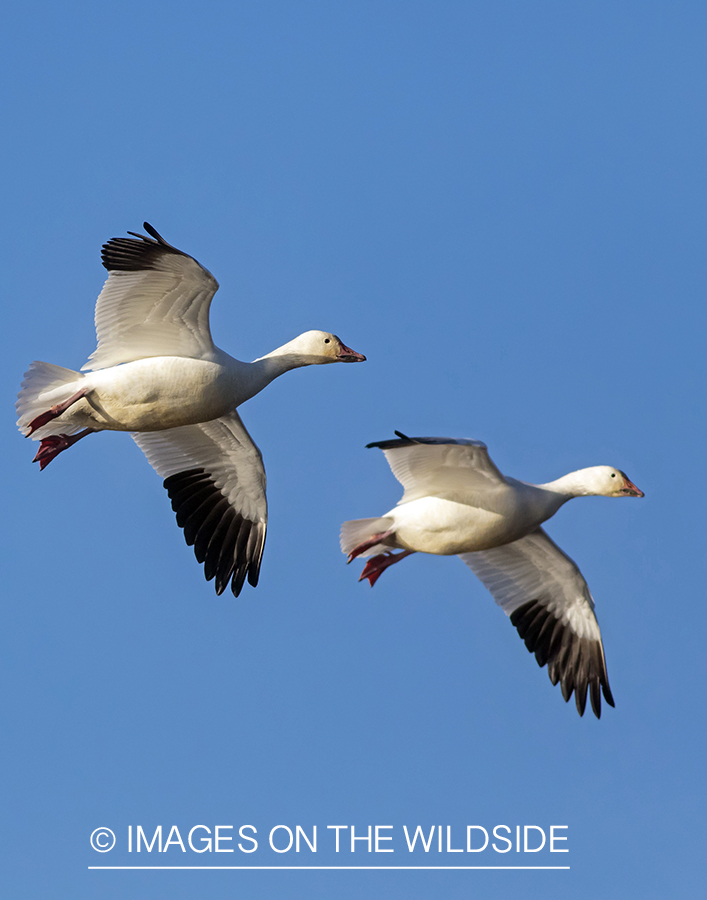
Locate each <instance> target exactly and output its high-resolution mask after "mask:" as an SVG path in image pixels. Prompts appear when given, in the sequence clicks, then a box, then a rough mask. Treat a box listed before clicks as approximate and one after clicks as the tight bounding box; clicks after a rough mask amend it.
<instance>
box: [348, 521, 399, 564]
mask: <svg viewBox="0 0 707 900" xmlns="http://www.w3.org/2000/svg"><path fill="white" fill-rule="evenodd" d="M392 525H393V520H392V519H390V518H387V517H386V516H381V517H380V518H378V519H352V520H351V521H350V522H344V524H343V525H342V526H341V537H340V543H341V552H342V553H345V554H346V555H347V556H348V555H349V553H351V551H352V550H353V549H354V548H355V547H358V545H359V544H362V543H363V542H364V541H368V540H370V539H371V538H372V537H373V535H374V534H379V533H380V532H382V531H389V530H390V528H391V527H392ZM389 550H390V547H387V546H384V545H383V544H376V546H375V547H371V548H370V550H367V551H366V552H365V553H361V556H362V557H363V556H373V555H374V554H376V553H385V552H386V551H389Z"/></svg>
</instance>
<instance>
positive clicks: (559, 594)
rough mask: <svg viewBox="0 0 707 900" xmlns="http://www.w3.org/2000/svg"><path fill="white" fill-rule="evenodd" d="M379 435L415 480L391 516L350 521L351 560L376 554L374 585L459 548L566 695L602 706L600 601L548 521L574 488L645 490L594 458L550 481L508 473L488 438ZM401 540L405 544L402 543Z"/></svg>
mask: <svg viewBox="0 0 707 900" xmlns="http://www.w3.org/2000/svg"><path fill="white" fill-rule="evenodd" d="M396 434H397V435H398V436H399V439H398V440H391V441H381V442H379V443H374V444H369V445H368V446H369V447H380V448H381V449H382V450H383V452H384V453H385V456H386V459H387V460H388V462H389V464H390V467H391V469H392V470H393V474H394V475H395V477H396V478H397V479H398V481H400V483H401V484H402V485H403V488H404V489H405V492H404V494H403V497H402V499H401V500H400V502H399V503H398V505H397V506H395V507H394V508H393V509H392V510H390V511H389V512H387V513H386V514H385V515H384V516H380V517H378V518H374V519H357V520H353V521H350V522H345V523H344V525H343V526H342V529H341V549H342V550H343V552H344V553H346V554H347V555H348V557H349V562H351V561H352V560H353V559H355V558H356V557H357V556H373V558H372V559H370V560H369V561H368V562H367V563H366V566H365V568H364V570H363V572H362V574H361V579H360V580H362V579H364V578H368V580H369V582H370V584H371V586H373V585H374V584H375V582H376V581H377V580H378V578H379V577H380V576H381V574H382V573H383V572H384V571H385V570H386V569H387V568H388V567H389V566H391V565H393V564H394V563H396V562H399V561H400V560H402V559H404V558H405V557H407V556H409V555H410V554H411V553H415V552H422V553H434V554H438V555H443V556H448V555H455V554H456V555H458V556H459V557H460V558H461V559H462V560H463V561H464V562H465V563H466V564H467V565H468V566H469V568H470V569H471V570H472V571H473V572H475V573H476V575H478V577H479V578H480V579H481V581H482V582H483V583H484V585H485V586H486V587H487V588H488V589H489V591H490V592H491V594H492V595H493V598H494V600H495V601H496V603H498V605H499V606H500V607H501V608H502V609H503V610H504V612H505V613H506V614H507V615H508V616H510V618H511V622H512V623H513V625H515V626H516V628H517V629H518V632H519V634H520V636H521V637H522V638H524V640H525V643H526V646H527V647H528V650H530V651H531V652H534V653H535V656H536V659H537V661H538V663H539V664H540V665H541V666H543V665H545V664H547V666H548V673H549V675H550V679H551V681H552V683H553V684H557V682H558V681H559V682H560V684H561V688H562V694H563V696H564V698H565V700H569V698H570V696H571V695H572V693H573V692H574V694H575V700H576V704H577V709H578V711H579V713H580V715H582V714H583V713H584V709H585V705H586V698H587V690H589V694H590V699H591V704H592V709H593V710H594V712H595V714H596V716H597V717H599V716H600V715H601V693H602V691H603V694H604V699H605V700H606V702H607V703H609V704H610V705H611V706H613V705H614V700H613V697H612V695H611V690H610V688H609V679H608V675H607V672H606V662H605V660H604V648H603V645H602V640H601V633H600V631H599V624H598V622H597V620H596V616H595V615H594V601H593V599H592V595H591V594H590V593H589V588H588V587H587V583H586V581H585V580H584V578H583V577H582V573H581V572H580V571H579V569H578V568H577V566H576V564H575V563H574V562H573V561H572V560H571V559H570V558H569V556H567V555H566V554H565V553H564V552H563V551H562V550H560V548H559V547H558V546H557V545H556V544H555V543H554V542H553V541H551V540H550V538H549V537H548V535H547V534H546V533H545V531H544V530H543V529H542V528H541V527H540V526H541V524H542V523H543V522H545V521H546V520H547V519H549V518H550V517H551V516H553V515H554V514H555V513H556V512H557V510H558V509H559V508H560V507H561V506H562V505H563V504H564V503H566V502H567V500H570V499H572V498H573V497H580V496H589V495H595V496H604V497H642V496H643V492H642V491H640V490H639V489H638V488H637V487H636V486H635V485H634V484H632V483H631V482H630V481H629V480H628V478H627V477H626V475H625V474H624V473H623V472H621V471H620V470H619V469H614V468H612V467H611V466H594V467H592V468H589V469H580V470H579V471H577V472H571V473H570V474H569V475H565V476H564V477H563V478H559V479H557V480H556V481H553V482H550V483H549V484H541V485H535V484H529V483H527V482H524V481H518V480H516V479H515V478H509V477H507V476H504V475H502V474H501V472H500V471H499V470H498V469H497V468H496V466H495V464H494V463H493V461H492V460H491V458H490V457H489V455H488V450H487V447H486V445H485V444H483V443H481V441H471V440H454V439H453V438H408V437H406V436H405V435H402V434H400V432H396ZM396 549H399V550H402V551H403V552H402V553H394V552H393V551H394V550H396Z"/></svg>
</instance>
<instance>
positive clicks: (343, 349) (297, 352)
mask: <svg viewBox="0 0 707 900" xmlns="http://www.w3.org/2000/svg"><path fill="white" fill-rule="evenodd" d="M269 355H270V356H275V355H277V356H284V357H287V358H288V360H289V361H290V364H291V365H292V366H319V365H324V364H325V363H335V362H345V363H352V362H365V361H366V357H365V356H364V355H363V354H362V353H357V352H356V351H355V350H352V349H351V348H350V347H347V346H346V344H344V342H343V341H342V340H341V338H339V337H337V336H336V335H335V334H330V333H329V332H328V331H305V332H304V334H300V335H299V337H296V338H295V339H294V340H293V341H289V343H287V344H284V345H283V346H282V347H279V348H278V349H277V350H275V351H274V353H271V354H269Z"/></svg>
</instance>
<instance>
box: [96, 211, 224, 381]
mask: <svg viewBox="0 0 707 900" xmlns="http://www.w3.org/2000/svg"><path fill="white" fill-rule="evenodd" d="M145 229H146V230H147V231H148V232H149V234H150V235H151V237H146V236H145V235H134V237H130V238H112V239H111V240H110V241H108V243H106V244H104V245H103V251H102V258H103V265H104V266H105V268H106V269H108V271H109V273H110V274H109V276H108V280H107V281H106V283H105V285H104V286H103V290H102V291H101V293H100V295H99V297H98V300H97V301H96V314H95V321H96V336H97V338H98V347H97V348H96V350H94V352H93V353H92V354H91V356H90V358H89V360H88V362H87V363H86V364H85V365H84V366H83V369H105V368H108V367H109V366H116V365H118V364H119V363H124V362H132V361H133V360H136V359H145V358H146V357H151V356H184V357H192V358H194V359H207V358H211V357H212V356H213V355H214V353H215V352H216V351H215V347H214V343H213V341H212V339H211V329H210V327H209V307H210V305H211V300H212V298H213V296H214V294H215V293H216V291H217V290H218V282H217V281H216V279H215V278H214V277H213V275H212V274H211V273H210V272H209V271H207V270H206V269H205V268H204V267H203V266H201V265H199V263H198V262H197V261H196V260H195V259H193V258H192V257H191V256H188V255H187V254H186V253H182V251H181V250H177V248H176V247H173V246H172V245H171V244H168V243H167V242H166V241H165V240H164V238H162V237H161V236H160V235H159V234H158V233H157V232H156V231H155V229H154V228H152V226H150V225H148V223H147V222H145ZM129 233H130V234H132V232H129Z"/></svg>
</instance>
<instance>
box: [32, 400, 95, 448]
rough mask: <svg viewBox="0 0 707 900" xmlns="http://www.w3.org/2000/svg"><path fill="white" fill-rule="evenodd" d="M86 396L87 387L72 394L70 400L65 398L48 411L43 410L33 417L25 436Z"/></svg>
mask: <svg viewBox="0 0 707 900" xmlns="http://www.w3.org/2000/svg"><path fill="white" fill-rule="evenodd" d="M85 396H86V390H85V389H84V390H81V391H76V393H75V394H72V395H71V397H69V399H68V400H64V402H63V403H57V404H56V406H52V407H51V409H48V410H47V411H46V412H43V413H41V414H40V415H38V416H37V417H36V418H34V419H32V421H31V422H30V423H29V431H28V432H27V434H26V435H25V437H29V436H30V435H31V434H32V433H33V432H35V431H36V430H37V429H38V428H41V427H42V425H46V424H47V422H51V420H52V419H56V417H57V416H60V415H61V414H62V413H64V412H66V410H67V409H68V408H69V407H70V406H73V404H74V403H76V402H77V401H79V400H81V399H82V398H83V397H85Z"/></svg>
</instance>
